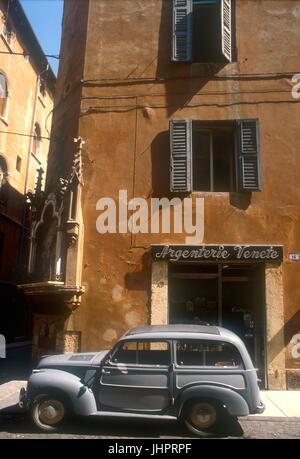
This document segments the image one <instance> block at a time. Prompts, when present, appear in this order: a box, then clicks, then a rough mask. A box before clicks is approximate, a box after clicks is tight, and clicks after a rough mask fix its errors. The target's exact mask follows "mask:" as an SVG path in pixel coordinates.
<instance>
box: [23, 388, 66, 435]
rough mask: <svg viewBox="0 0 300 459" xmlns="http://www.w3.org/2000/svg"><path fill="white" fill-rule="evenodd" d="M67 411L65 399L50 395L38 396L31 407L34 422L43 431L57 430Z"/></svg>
mask: <svg viewBox="0 0 300 459" xmlns="http://www.w3.org/2000/svg"><path fill="white" fill-rule="evenodd" d="M67 413H68V407H67V403H66V401H64V400H63V399H62V398H58V397H57V396H52V395H40V396H38V397H37V398H36V399H35V400H34V402H33V405H32V408H31V417H32V420H33V422H34V424H35V425H36V426H37V427H38V428H39V429H40V430H43V431H44V432H57V430H58V429H59V427H60V426H61V425H62V424H63V422H64V421H65V420H66V417H67Z"/></svg>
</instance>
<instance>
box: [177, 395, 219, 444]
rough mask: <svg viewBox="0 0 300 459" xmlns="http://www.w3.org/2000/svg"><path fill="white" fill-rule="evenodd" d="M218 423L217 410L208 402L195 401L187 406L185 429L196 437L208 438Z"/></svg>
mask: <svg viewBox="0 0 300 459" xmlns="http://www.w3.org/2000/svg"><path fill="white" fill-rule="evenodd" d="M218 421H219V410H218V409H217V407H216V405H215V404H213V403H212V402H210V401H204V400H203V401H202V400H196V401H194V402H191V403H189V404H188V405H187V407H186V409H185V415H184V423H185V425H186V427H187V428H188V429H189V431H190V432H192V433H193V434H194V435H197V436H198V437H209V436H211V435H212V433H213V432H214V430H215V427H216V425H217V422H218Z"/></svg>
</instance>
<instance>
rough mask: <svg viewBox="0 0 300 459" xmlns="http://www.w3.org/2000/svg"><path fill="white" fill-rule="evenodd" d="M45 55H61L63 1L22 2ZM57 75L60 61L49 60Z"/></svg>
mask: <svg viewBox="0 0 300 459" xmlns="http://www.w3.org/2000/svg"><path fill="white" fill-rule="evenodd" d="M20 2H21V4H22V6H23V8H24V10H25V13H26V15H27V18H28V19H29V21H30V23H31V26H32V28H33V30H34V32H35V34H36V36H37V38H38V40H39V42H40V45H41V47H42V48H43V50H44V52H45V54H55V55H56V54H59V50H60V39H61V21H62V13H63V0H20ZM48 60H49V62H50V65H51V67H52V69H53V71H54V73H55V74H57V70H58V62H59V61H58V60H57V59H51V58H48Z"/></svg>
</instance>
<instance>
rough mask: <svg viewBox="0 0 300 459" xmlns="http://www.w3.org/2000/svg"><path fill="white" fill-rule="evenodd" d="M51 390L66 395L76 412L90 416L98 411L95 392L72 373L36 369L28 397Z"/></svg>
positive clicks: (31, 377) (34, 396)
mask: <svg viewBox="0 0 300 459" xmlns="http://www.w3.org/2000/svg"><path fill="white" fill-rule="evenodd" d="M49 392H50V393H53V392H57V393H59V394H61V395H62V396H65V397H66V398H67V400H68V401H69V402H70V403H71V405H72V408H73V412H74V413H75V414H78V415H82V416H89V415H90V414H93V413H96V412H97V404H96V400H95V396H94V393H93V392H92V390H91V389H90V388H88V387H87V386H85V385H84V384H83V383H82V382H81V380H80V378H78V377H77V376H75V375H73V374H72V373H68V372H67V371H63V370H56V369H41V370H36V371H34V372H33V373H32V375H31V376H30V378H29V380H28V384H27V397H28V399H29V400H31V401H33V400H34V399H35V398H36V397H37V396H38V395H42V394H48V393H49Z"/></svg>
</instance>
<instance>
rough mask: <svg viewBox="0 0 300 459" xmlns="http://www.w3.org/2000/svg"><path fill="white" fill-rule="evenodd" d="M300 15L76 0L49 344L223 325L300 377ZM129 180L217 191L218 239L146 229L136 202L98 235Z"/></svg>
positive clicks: (50, 206)
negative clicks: (136, 218)
mask: <svg viewBox="0 0 300 459" xmlns="http://www.w3.org/2000/svg"><path fill="white" fill-rule="evenodd" d="M299 21H300V1H286V0H277V1H276V2H275V1H269V0H261V1H257V2H253V1H252V0H236V1H233V0H232V1H231V0H222V1H221V0H220V1H218V0H216V1H215V0H209V1H206V0H194V1H193V0H174V1H171V0H143V1H141V0H127V1H126V0H114V1H113V2H112V1H107V0H98V1H96V2H95V1H85V2H73V1H71V0H66V1H65V10H64V18H63V37H62V48H61V58H62V59H61V65H60V69H59V76H58V84H57V93H56V100H55V113H54V118H53V127H52V141H51V146H50V155H49V166H48V176H47V184H46V201H44V205H43V209H42V208H41V212H40V214H39V215H37V216H36V220H35V223H34V225H33V227H32V235H31V236H32V247H31V256H30V262H29V270H30V272H31V273H32V283H31V284H30V285H27V286H26V285H24V291H25V293H26V294H27V296H28V298H31V304H32V305H33V307H34V308H35V328H34V340H35V344H36V345H37V346H40V352H44V351H45V349H48V351H52V352H55V351H56V352H57V351H65V352H68V351H74V350H75V351H76V350H82V351H89V350H92V349H93V350H94V349H100V348H109V347H110V346H111V345H112V344H113V343H114V342H115V341H116V339H117V338H118V337H119V336H120V335H122V334H123V333H124V332H125V330H127V329H128V328H130V327H134V326H137V325H142V324H145V323H151V324H159V323H168V322H171V323H174V322H192V321H196V320H197V321H201V322H208V323H219V324H223V325H224V326H225V327H228V328H229V329H232V330H233V331H236V332H237V333H239V334H240V335H241V336H242V338H243V339H244V340H245V341H246V343H247V346H248V349H249V351H250V353H251V355H252V356H253V359H254V361H255V363H256V365H257V366H258V367H259V369H260V374H261V378H262V380H263V383H262V384H263V385H264V386H265V387H268V388H270V389H283V388H286V387H287V388H290V389H292V388H296V387H298V388H300V358H299V349H298V348H299V346H298V344H297V339H298V338H299V333H300V312H299V304H300V290H299V275H300V262H299V260H298V255H297V254H298V253H299V252H300V232H299V219H300V211H299V210H300V209H299V198H300V187H299V178H298V172H299V158H298V156H299V155H298V153H299V148H300V131H299V129H298V124H297V120H298V118H299V116H300V105H299V101H298V99H295V98H293V96H292V92H291V91H292V86H293V84H294V83H293V82H292V78H293V75H294V74H295V73H296V72H297V70H299V62H300V60H299V59H300V48H299V42H300V27H299ZM296 81H297V80H296ZM74 138H76V139H77V140H76V143H74ZM82 139H83V140H84V142H85V143H84V144H83V142H82ZM170 145H171V146H170ZM82 162H83V169H82ZM59 179H60V180H59ZM120 190H126V191H127V198H128V201H129V200H130V199H132V198H133V197H135V198H137V197H138V198H141V197H142V198H145V199H146V200H147V202H148V204H149V206H150V199H151V198H163V197H165V198H170V199H171V198H179V200H177V202H176V201H175V204H176V206H177V209H178V208H180V205H181V202H183V199H184V198H187V197H193V199H195V198H204V200H205V204H204V209H205V227H204V239H203V241H202V240H201V238H200V241H199V240H198V242H197V241H195V240H193V241H192V242H189V241H188V242H189V243H186V237H187V236H190V234H185V233H183V234H179V233H178V234H177V233H176V232H175V231H174V228H173V230H172V231H171V234H168V233H167V232H166V233H163V232H162V231H159V230H158V232H157V229H156V228H154V230H155V231H156V233H155V234H147V233H146V232H145V233H137V234H131V233H129V232H126V227H125V228H124V222H125V224H126V218H127V215H124V213H123V215H122V216H121V217H122V218H121V220H122V222H121V228H118V229H117V230H116V232H114V228H113V227H112V228H111V233H107V234H99V233H98V232H97V229H96V221H97V219H98V217H99V215H100V214H101V210H103V208H102V209H101V207H100V204H98V210H97V202H98V200H99V199H100V198H103V197H107V198H110V199H113V200H115V202H116V203H117V205H118V204H121V205H122V202H120V203H119V196H120V195H119V191H120ZM123 197H124V200H125V194H123ZM109 202H111V201H107V203H109ZM123 204H124V203H123ZM136 205H137V206H138V204H136ZM141 205H142V204H141ZM195 205H196V204H195ZM118 210H119V208H118V207H117V209H116V211H117V214H118ZM121 213H122V211H121ZM160 213H161V212H160ZM194 214H195V207H194ZM129 215H130V213H128V216H129ZM171 215H173V213H172V212H171ZM194 217H195V215H194ZM45 222H46V224H45ZM98 222H99V220H98ZM107 223H110V224H113V219H112V220H111V221H109V222H107ZM137 224H138V223H137ZM112 226H113V225H112ZM120 230H121V231H120ZM155 231H154V232H155ZM292 254H294V255H292ZM41 267H43V268H42V269H41ZM41 305H43V307H41ZM38 306H39V307H38ZM45 321H47V327H46V329H47V330H46V332H45V327H44V326H41V324H42V323H45ZM297 346H298V347H297Z"/></svg>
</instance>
